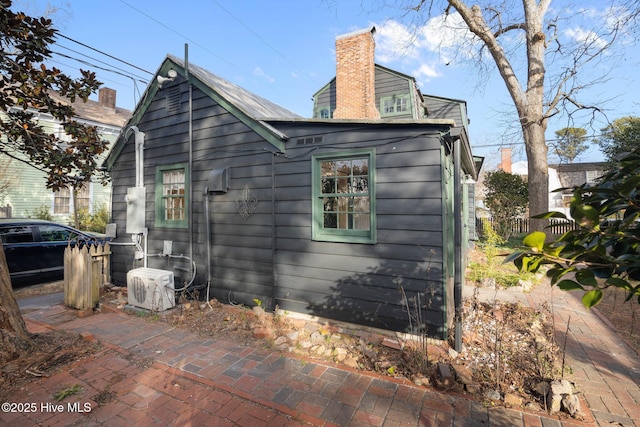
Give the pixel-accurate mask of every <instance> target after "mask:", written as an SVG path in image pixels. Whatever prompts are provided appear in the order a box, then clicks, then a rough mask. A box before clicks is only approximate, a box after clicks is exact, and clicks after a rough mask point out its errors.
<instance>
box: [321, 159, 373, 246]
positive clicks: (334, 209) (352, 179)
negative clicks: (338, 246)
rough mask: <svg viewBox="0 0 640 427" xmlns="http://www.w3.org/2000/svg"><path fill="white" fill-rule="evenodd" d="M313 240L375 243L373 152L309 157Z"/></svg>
mask: <svg viewBox="0 0 640 427" xmlns="http://www.w3.org/2000/svg"><path fill="white" fill-rule="evenodd" d="M312 162H313V164H312V176H313V191H312V192H313V226H312V234H313V239H314V240H326V241H332V242H351V243H375V242H376V217H375V192H374V189H375V152H374V151H373V150H357V151H350V152H346V153H340V154H319V155H316V156H313V157H312Z"/></svg>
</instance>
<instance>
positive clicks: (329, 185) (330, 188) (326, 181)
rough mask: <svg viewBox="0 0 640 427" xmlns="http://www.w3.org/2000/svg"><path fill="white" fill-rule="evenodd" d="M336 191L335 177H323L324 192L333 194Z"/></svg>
mask: <svg viewBox="0 0 640 427" xmlns="http://www.w3.org/2000/svg"><path fill="white" fill-rule="evenodd" d="M335 192H336V179H335V178H322V194H332V193H335Z"/></svg>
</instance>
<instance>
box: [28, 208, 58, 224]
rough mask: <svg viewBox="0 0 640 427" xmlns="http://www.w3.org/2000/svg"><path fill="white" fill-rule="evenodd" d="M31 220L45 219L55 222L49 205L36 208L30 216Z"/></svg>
mask: <svg viewBox="0 0 640 427" xmlns="http://www.w3.org/2000/svg"><path fill="white" fill-rule="evenodd" d="M29 218H35V219H44V220H46V221H53V215H51V209H50V208H49V206H47V205H40V206H39V207H37V208H35V209H34V210H33V211H31V213H30V214H29Z"/></svg>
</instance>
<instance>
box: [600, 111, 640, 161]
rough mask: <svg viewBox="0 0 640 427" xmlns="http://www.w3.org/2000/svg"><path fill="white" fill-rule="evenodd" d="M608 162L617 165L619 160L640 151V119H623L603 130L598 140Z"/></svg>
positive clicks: (615, 121)
mask: <svg viewBox="0 0 640 427" xmlns="http://www.w3.org/2000/svg"><path fill="white" fill-rule="evenodd" d="M597 141H598V144H599V145H600V149H601V150H602V152H603V153H604V155H605V157H606V158H607V161H608V162H610V163H615V162H616V161H617V158H618V157H619V156H620V155H622V154H624V153H630V152H632V151H638V150H640V117H631V116H628V117H622V118H619V119H616V120H614V121H613V123H611V124H610V125H609V126H607V127H605V128H604V129H602V130H601V134H600V136H599V137H598V138H597Z"/></svg>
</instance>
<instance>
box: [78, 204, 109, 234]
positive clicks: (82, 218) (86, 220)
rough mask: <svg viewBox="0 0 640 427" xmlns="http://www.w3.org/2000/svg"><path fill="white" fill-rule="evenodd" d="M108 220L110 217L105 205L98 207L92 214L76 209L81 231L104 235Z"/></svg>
mask: <svg viewBox="0 0 640 427" xmlns="http://www.w3.org/2000/svg"><path fill="white" fill-rule="evenodd" d="M110 219H111V215H110V213H109V209H107V206H106V205H105V204H100V205H98V206H97V208H96V209H95V211H94V213H93V214H90V213H89V211H88V210H87V209H78V223H79V228H80V229H81V230H85V231H92V232H94V233H104V232H105V231H106V229H107V224H108V223H109V222H110ZM71 225H73V224H71Z"/></svg>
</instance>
